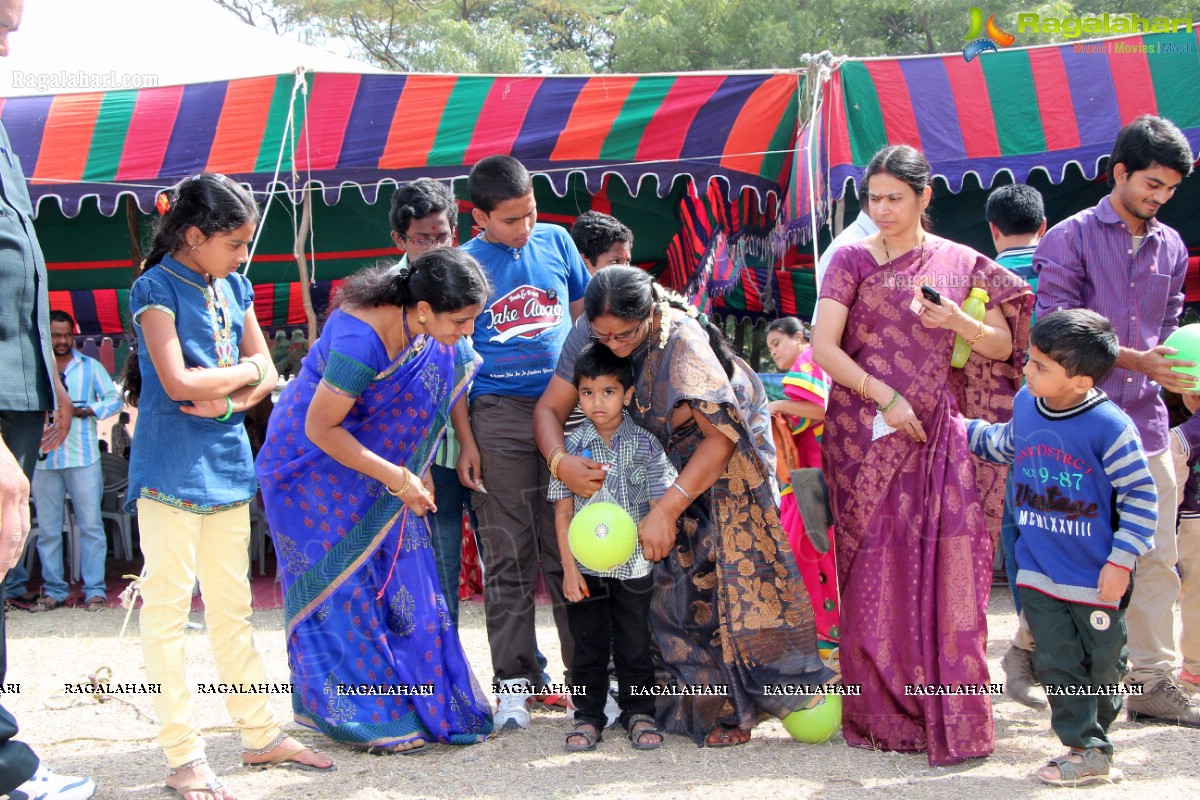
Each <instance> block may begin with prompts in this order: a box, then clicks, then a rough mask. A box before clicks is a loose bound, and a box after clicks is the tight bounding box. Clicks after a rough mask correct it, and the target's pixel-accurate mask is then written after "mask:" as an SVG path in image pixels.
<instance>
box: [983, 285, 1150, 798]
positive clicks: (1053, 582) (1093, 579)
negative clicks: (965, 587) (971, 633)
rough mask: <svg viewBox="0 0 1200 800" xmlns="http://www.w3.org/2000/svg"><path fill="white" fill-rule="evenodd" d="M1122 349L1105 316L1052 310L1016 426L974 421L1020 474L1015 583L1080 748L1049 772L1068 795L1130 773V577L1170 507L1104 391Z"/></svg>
mask: <svg viewBox="0 0 1200 800" xmlns="http://www.w3.org/2000/svg"><path fill="white" fill-rule="evenodd" d="M1119 353H1120V347H1119V345H1118V341H1117V335H1116V332H1115V331H1114V330H1113V327H1112V324H1111V323H1110V322H1109V321H1108V320H1106V319H1105V318H1104V317H1102V316H1100V315H1099V314H1097V313H1096V312H1094V311H1089V310H1087V309H1072V310H1069V311H1057V312H1054V313H1051V314H1048V315H1046V316H1045V317H1043V318H1042V319H1041V320H1039V321H1038V323H1037V324H1036V325H1034V327H1033V329H1032V330H1031V331H1030V347H1029V362H1028V364H1026V366H1025V386H1024V388H1022V389H1021V390H1020V391H1019V392H1018V393H1017V396H1016V398H1015V399H1014V402H1013V418H1012V421H1011V422H1006V423H987V422H984V421H983V420H970V421H968V423H967V434H968V437H969V439H970V443H971V448H972V449H973V450H974V451H975V453H976V455H978V456H980V457H982V458H986V459H989V460H991V461H997V462H1001V463H1012V464H1014V466H1015V481H1016V487H1015V492H1014V510H1015V512H1016V515H1017V525H1018V526H1019V528H1020V536H1019V538H1018V539H1017V548H1016V558H1017V586H1018V587H1019V589H1018V590H1019V592H1020V594H1021V603H1022V606H1023V608H1024V613H1025V617H1026V619H1027V620H1028V622H1029V627H1030V629H1031V630H1032V632H1033V636H1034V639H1035V640H1036V641H1037V649H1036V650H1034V653H1033V663H1034V668H1035V669H1036V671H1037V675H1038V677H1039V678H1040V679H1041V681H1042V685H1043V686H1044V687H1045V688H1046V695H1047V698H1048V699H1049V702H1050V713H1051V716H1050V727H1051V728H1053V730H1054V732H1055V733H1056V734H1057V735H1058V737H1059V740H1060V741H1062V743H1063V744H1065V745H1066V746H1067V747H1068V748H1069V750H1068V752H1067V753H1066V754H1065V755H1062V756H1059V757H1058V758H1055V759H1052V760H1051V761H1050V763H1049V764H1047V765H1046V766H1045V767H1043V768H1041V769H1040V770H1038V772H1037V777H1038V779H1039V780H1041V781H1042V782H1044V783H1049V784H1053V785H1056V786H1083V785H1086V784H1090V783H1096V782H1099V781H1105V782H1108V781H1113V780H1119V779H1120V777H1121V776H1120V771H1119V770H1115V769H1113V768H1112V766H1111V765H1112V754H1113V746H1112V741H1111V740H1110V739H1109V738H1108V728H1109V726H1110V725H1111V724H1112V721H1113V720H1114V719H1115V718H1116V716H1117V713H1118V712H1119V711H1120V709H1121V695H1120V693H1119V687H1120V685H1121V672H1122V670H1123V668H1124V666H1125V655H1126V651H1125V644H1126V628H1125V607H1126V606H1127V605H1128V602H1129V596H1130V594H1131V590H1132V581H1131V573H1132V570H1133V567H1134V565H1135V564H1136V563H1137V559H1138V557H1139V556H1141V555H1142V554H1144V553H1146V552H1147V551H1149V550H1150V548H1151V547H1152V546H1153V537H1154V530H1155V526H1156V525H1157V520H1158V512H1157V494H1156V492H1155V488H1154V480H1153V478H1152V477H1151V476H1150V470H1149V466H1148V465H1147V463H1146V456H1145V453H1144V452H1143V451H1142V444H1141V439H1140V437H1139V436H1138V431H1137V428H1136V427H1135V426H1134V423H1133V421H1132V420H1131V419H1130V418H1129V417H1128V415H1126V414H1125V412H1123V411H1121V409H1119V408H1118V407H1117V406H1116V405H1115V404H1114V403H1112V402H1111V401H1110V400H1109V399H1108V397H1107V396H1106V395H1105V394H1104V392H1102V391H1100V390H1099V389H1097V388H1096V384H1098V383H1099V382H1100V381H1102V380H1103V379H1104V378H1105V376H1107V375H1108V373H1109V372H1110V371H1111V370H1112V369H1113V367H1114V366H1115V365H1116V363H1117V356H1118V355H1119Z"/></svg>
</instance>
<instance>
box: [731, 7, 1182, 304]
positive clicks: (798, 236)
mask: <svg viewBox="0 0 1200 800" xmlns="http://www.w3.org/2000/svg"><path fill="white" fill-rule="evenodd" d="M824 67H828V69H825V68H824ZM808 79H809V80H810V81H812V83H813V86H814V95H815V96H814V101H813V103H814V106H815V113H812V117H811V121H810V122H806V124H805V125H804V126H803V127H802V129H801V130H800V131H799V132H798V134H797V139H796V148H795V153H796V156H795V158H794V160H793V166H792V173H791V176H790V179H789V182H788V186H787V190H786V192H785V196H784V217H785V218H784V219H783V220H781V221H780V224H779V227H778V231H779V234H780V235H779V246H778V248H777V249H778V251H779V252H782V253H784V258H783V259H782V260H783V262H784V263H785V264H787V265H788V266H787V267H785V269H786V271H787V272H788V273H789V274H788V275H782V274H781V275H777V276H776V278H777V280H774V281H773V283H771V284H770V285H772V286H774V287H776V288H777V289H779V290H780V291H779V294H778V295H776V296H775V298H774V303H775V307H777V308H786V307H788V305H789V302H788V299H787V296H788V294H789V293H790V294H791V297H794V298H795V299H796V305H795V307H796V308H797V310H798V311H799V313H800V314H801V315H802V316H805V315H807V314H808V313H810V312H811V308H812V302H814V301H815V287H814V280H813V278H814V275H813V272H812V271H811V270H812V266H811V265H812V258H811V252H810V253H809V254H808V255H807V256H799V255H797V254H796V252H795V250H788V245H794V244H796V243H803V242H807V241H809V240H810V239H811V233H812V231H813V230H814V229H815V228H819V227H820V226H822V225H824V224H825V222H826V219H827V216H828V214H829V212H830V209H831V203H832V202H833V201H839V200H841V199H842V198H843V197H844V195H845V192H846V186H847V182H848V181H853V182H854V183H855V185H856V184H857V181H858V180H859V179H860V178H861V176H862V172H863V169H864V168H865V167H866V165H867V163H868V162H869V161H870V159H871V156H872V155H874V154H875V152H877V151H878V150H879V149H880V148H882V147H885V146H887V145H895V144H909V145H912V146H914V147H916V148H918V149H920V150H921V151H923V152H924V153H925V156H926V157H927V158H928V159H929V162H930V165H931V166H932V168H933V173H934V175H935V176H936V177H939V178H941V179H943V180H944V181H945V183H946V185H947V186H948V187H949V189H950V191H951V192H953V193H959V192H962V191H964V188H969V187H976V190H977V189H978V187H982V188H983V189H985V190H986V189H987V188H988V187H990V186H992V185H993V183H994V182H995V181H996V180H997V178H998V177H1000V176H1001V175H1002V174H1003V173H1006V174H1007V176H1006V178H1005V180H1012V181H1016V182H1028V181H1029V180H1030V176H1031V175H1033V174H1034V173H1035V172H1038V171H1040V172H1042V173H1044V174H1045V176H1046V177H1047V178H1048V180H1049V181H1050V183H1052V184H1059V183H1062V182H1063V181H1064V180H1067V179H1070V177H1069V176H1071V175H1072V174H1074V175H1076V176H1077V177H1076V178H1075V180H1078V175H1079V174H1081V175H1082V180H1083V181H1085V182H1086V181H1092V180H1095V179H1096V178H1097V176H1098V174H1101V173H1100V167H1101V165H1102V162H1103V161H1104V160H1105V159H1106V158H1107V157H1108V155H1109V154H1110V153H1111V151H1112V146H1113V142H1114V140H1115V139H1116V136H1117V133H1118V132H1119V131H1120V129H1121V128H1122V127H1123V126H1124V125H1126V124H1128V123H1129V122H1131V121H1132V120H1133V119H1135V118H1137V117H1138V116H1140V115H1142V114H1157V115H1161V116H1164V117H1167V118H1168V119H1170V120H1171V121H1173V122H1174V123H1175V124H1176V125H1178V126H1179V127H1180V128H1181V129H1182V130H1183V132H1184V135H1185V136H1186V137H1187V138H1188V141H1189V142H1190V143H1191V145H1192V149H1193V150H1194V151H1198V150H1200V28H1197V29H1196V30H1193V31H1179V32H1175V33H1167V34H1146V35H1140V36H1126V37H1120V38H1113V39H1103V40H1096V41H1086V42H1078V41H1076V42H1071V43H1067V44H1061V45H1045V46H1039V47H1028V48H1016V47H1015V48H1008V49H1002V50H1000V51H999V52H989V53H984V54H983V55H981V56H979V57H978V58H976V59H975V60H973V61H971V62H967V61H966V60H965V59H964V58H963V56H962V54H961V53H953V54H948V55H934V56H914V57H906V58H873V59H847V60H842V61H840V62H837V63H834V64H832V65H826V64H822V63H820V62H818V64H816V65H814V68H813V69H812V70H811V71H810V73H809V75H808ZM1076 170H1077V172H1076ZM1101 180H1102V175H1101ZM1176 205H1178V203H1176ZM1074 210H1078V209H1072V211H1074ZM973 213H978V215H979V216H980V218H982V206H980V210H979V211H978V212H973ZM814 215H815V220H814ZM980 224H982V222H980ZM982 238H983V239H984V240H985V241H986V239H987V237H986V235H983V237H982ZM1186 238H1187V232H1186V231H1185V239H1186ZM1189 244H1190V245H1192V246H1193V247H1200V239H1198V240H1196V241H1190V242H1189ZM984 246H985V247H986V245H984ZM768 274H769V271H768V268H767V267H765V266H761V265H760V266H757V267H756V275H746V276H744V281H743V284H744V286H743V287H742V288H743V292H742V296H741V297H739V296H737V295H736V293H731V294H730V296H729V297H727V298H726V300H725V301H726V302H727V303H729V304H730V305H731V306H732V305H737V306H740V307H741V308H742V309H744V310H745V313H748V314H754V313H756V310H757V309H761V308H763V306H764V305H765V304H764V302H763V300H762V299H761V298H760V297H759V296H758V295H759V294H761V288H762V287H763V286H765V285H768V284H767V281H766V278H767V277H768ZM789 277H790V278H792V280H790V281H789V280H788V278H789ZM1194 294H1195V295H1196V297H1197V298H1198V299H1200V290H1196V292H1195V293H1194ZM1189 298H1192V294H1189Z"/></svg>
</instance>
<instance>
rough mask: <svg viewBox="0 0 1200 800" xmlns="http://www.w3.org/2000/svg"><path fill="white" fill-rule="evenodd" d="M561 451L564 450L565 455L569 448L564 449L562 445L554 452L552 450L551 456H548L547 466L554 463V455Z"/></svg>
mask: <svg viewBox="0 0 1200 800" xmlns="http://www.w3.org/2000/svg"><path fill="white" fill-rule="evenodd" d="M559 450H562V451H563V452H564V453H565V452H567V448H565V447H563V446H562V445H561V444H560V445H559V446H558V447H555V448H554V449H553V450H551V451H550V454H549V455H547V456H546V463H547V464H549V463H550V462H551V461H553V460H554V454H555V453H557V452H558V451H559Z"/></svg>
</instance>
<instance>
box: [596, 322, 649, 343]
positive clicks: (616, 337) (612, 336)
mask: <svg viewBox="0 0 1200 800" xmlns="http://www.w3.org/2000/svg"><path fill="white" fill-rule="evenodd" d="M645 324H646V321H645V320H642V321H641V322H639V323H638V324H637V327H635V328H630V329H629V330H627V331H623V332H621V333H593V334H592V335H591V339H592V341H593V342H599V343H600V344H608V343H609V342H631V341H633V340H634V339H636V338H637V336H638V334H639V333H641V331H642V326H643V325H645Z"/></svg>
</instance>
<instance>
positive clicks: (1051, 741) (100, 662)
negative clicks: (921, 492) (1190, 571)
mask: <svg viewBox="0 0 1200 800" xmlns="http://www.w3.org/2000/svg"><path fill="white" fill-rule="evenodd" d="M193 616H194V619H196V620H197V621H200V619H201V617H200V615H193ZM123 617H124V611H122V610H120V609H109V610H107V611H105V612H103V613H94V614H89V613H87V612H85V611H83V610H80V609H61V610H58V611H54V612H51V613H46V614H28V613H25V612H23V611H14V612H10V613H9V618H8V682H9V684H10V686H9V687H7V688H8V689H9V692H8V693H6V694H5V695H4V698H3V702H4V705H5V706H7V707H8V708H9V709H10V710H11V711H13V712H14V713H15V715H16V717H17V719H18V721H19V723H20V725H21V737H20V738H22V739H23V740H25V741H27V742H28V743H30V744H31V745H33V746H34V748H35V749H36V750H37V751H38V753H39V755H40V756H41V757H42V758H43V759H44V760H45V761H46V762H47V763H48V764H49V765H50V766H51V767H53V768H54V769H55V770H57V771H59V772H64V773H68V774H84V775H90V776H92V777H93V778H95V779H96V782H97V783H98V784H99V787H100V789H99V792H98V794H97V797H99V798H133V799H134V800H137V798H159V797H164V796H165V795H164V794H163V793H162V792H163V789H162V787H163V783H162V778H163V776H164V774H165V765H164V761H163V759H162V755H161V752H160V751H159V749H158V747H157V746H156V744H155V741H154V731H155V726H154V724H153V722H152V720H153V717H154V711H153V708H152V705H151V701H150V698H149V697H148V696H135V697H132V698H130V702H131V703H132V705H128V704H123V703H119V702H112V701H110V702H107V703H104V704H100V703H97V702H96V701H94V700H93V699H90V698H86V697H85V698H78V697H66V696H64V695H62V694H61V692H62V690H63V686H64V684H65V683H75V682H80V681H86V680H87V676H88V674H89V673H92V672H95V671H96V670H97V669H98V668H100V667H101V666H108V667H109V668H111V669H112V671H113V678H112V680H113V681H114V682H141V681H144V679H145V678H144V672H143V670H142V656H141V650H140V647H139V644H138V639H137V625H136V615H135V616H134V621H133V623H132V624H131V625H130V630H129V632H128V633H127V634H126V635H125V637H124V638H123V639H122V638H119V633H120V629H121V622H122V619H123ZM1015 620H1016V617H1015V616H1014V614H1013V608H1012V601H1011V598H1010V596H1009V594H1008V591H1007V589H996V590H994V592H993V596H992V603H991V608H990V609H989V614H988V621H989V624H990V627H991V632H990V640H989V647H988V655H989V657H990V659H991V667H992V674H993V680H996V681H999V680H1001V679H1002V675H1003V674H1002V672H1001V671H1000V665H999V660H1000V657H1001V655H1002V654H1003V652H1004V650H1005V649H1006V647H1007V640H1006V638H1005V637H1006V634H1007V633H1008V632H1010V631H1011V629H1012V628H1013V626H1014V624H1015ZM255 626H256V629H257V634H256V641H257V644H258V647H259V648H260V650H261V651H262V652H263V654H264V656H265V658H266V661H267V667H268V673H269V675H268V679H269V680H271V681H280V682H285V681H287V680H288V672H287V659H286V655H285V652H284V641H283V635H282V633H281V627H282V613H281V612H280V611H268V612H258V613H256V614H255ZM461 628H462V636H463V641H464V645H465V647H466V650H467V655H468V657H469V658H470V660H471V663H472V665H473V666H474V668H475V672H476V675H477V676H478V677H479V678H480V679H481V680H482V681H483V682H485V683H487V682H489V681H490V678H491V672H490V668H489V657H488V648H487V638H486V634H485V631H484V622H483V608H482V606H481V605H480V604H478V603H466V604H464V606H463V611H462V625H461ZM538 638H539V642H540V643H541V646H542V650H543V651H544V652H546V653H547V654H548V655H551V658H552V659H554V654H556V651H557V637H556V636H555V633H554V628H553V623H552V621H551V619H550V614H549V609H547V608H539V628H538ZM554 660H557V659H554ZM556 666H557V667H558V669H557V671H555V669H554V667H556ZM188 669H189V680H190V681H191V682H193V683H197V682H209V681H212V682H215V681H216V680H217V677H216V673H215V670H214V668H213V666H212V659H211V657H210V654H209V650H208V643H207V639H206V637H205V636H204V634H203V633H202V632H200V631H196V632H195V633H193V634H192V635H190V636H189V643H188ZM552 674H555V675H561V667H560V666H558V665H556V664H554V663H553V662H552ZM12 684H17V685H18V686H17V689H18V691H15V692H13V691H11V690H12V689H13V687H12ZM272 705H273V707H274V709H275V710H276V713H277V714H278V715H279V717H280V718H281V719H285V720H288V722H287V724H286V727H287V728H288V729H289V730H290V731H291V732H293V733H295V734H296V735H298V736H299V737H300V738H302V739H303V740H304V741H308V742H313V743H316V744H317V745H318V746H320V747H322V748H323V749H325V750H326V751H327V752H329V753H331V754H332V755H333V757H334V758H336V759H337V761H338V764H339V765H340V770H339V771H338V772H337V773H335V774H333V775H321V774H312V773H302V772H291V771H282V770H275V771H272V772H265V773H264V772H253V773H251V772H247V771H245V770H243V769H242V768H241V767H240V766H239V765H240V759H239V742H238V738H237V734H236V732H235V731H234V729H233V727H232V725H231V724H230V722H229V718H228V717H227V715H226V714H225V711H224V708H223V707H222V704H221V700H220V698H219V697H215V696H200V697H198V698H197V706H196V718H197V720H198V721H199V722H200V723H201V724H202V725H203V726H204V728H205V732H206V735H207V739H208V757H209V760H210V761H211V762H212V764H213V766H214V768H215V769H216V770H217V772H218V773H219V774H220V775H221V776H222V777H223V778H224V779H225V781H226V783H227V785H229V786H230V787H231V788H232V789H233V790H234V791H235V792H236V793H237V795H238V797H239V798H240V800H252V799H253V798H263V799H264V800H265V799H266V798H278V799H279V800H285V799H286V798H296V800H299V799H300V798H304V800H323V799H324V798H331V799H332V798H338V799H339V800H342V799H344V798H353V799H354V800H368V799H371V798H435V797H436V798H576V797H578V798H598V797H654V798H660V799H661V800H668V799H669V798H710V797H720V798H722V800H738V799H739V798H744V799H747V800H748V799H749V798H754V799H755V800H761V799H762V798H767V797H777V798H829V799H830V800H857V798H872V797H878V798H884V797H886V798H889V799H890V798H905V799H907V798H912V799H913V800H935V798H955V800H974V799H975V798H988V799H989V800H991V799H992V798H997V799H1000V798H1050V797H1065V796H1072V795H1071V794H1070V793H1071V792H1073V791H1075V792H1087V793H1088V794H1087V796H1088V797H1090V798H1110V797H1111V798H1133V797H1137V798H1147V797H1152V798H1154V800H1171V798H1195V797H1196V796H1197V786H1198V785H1200V782H1198V776H1200V730H1190V729H1186V728H1174V727H1160V726H1144V725H1131V724H1129V723H1127V722H1125V721H1124V719H1123V718H1122V719H1121V720H1120V721H1118V722H1117V723H1116V725H1114V728H1113V739H1114V742H1115V744H1116V747H1117V759H1118V760H1117V763H1118V765H1119V766H1120V767H1121V768H1122V769H1123V770H1124V772H1125V776H1126V780H1125V782H1124V783H1122V784H1118V785H1115V786H1106V787H1092V788H1088V789H1079V790H1068V789H1055V788H1053V787H1043V786H1041V785H1040V784H1037V783H1036V782H1035V781H1034V780H1033V779H1031V778H1030V777H1029V774H1030V772H1031V771H1032V770H1033V769H1034V768H1035V767H1037V766H1039V765H1041V764H1042V763H1043V762H1044V761H1046V760H1047V759H1048V758H1050V757H1051V756H1055V755H1058V754H1059V753H1060V751H1061V750H1062V747H1061V746H1060V745H1059V743H1058V741H1057V739H1055V738H1054V737H1053V735H1052V734H1051V732H1050V729H1049V725H1048V722H1049V719H1048V714H1046V713H1043V712H1038V711H1033V710H1030V709H1027V708H1025V707H1023V706H1020V705H1018V704H1016V703H1013V702H1010V701H1008V700H1005V699H1003V698H1000V699H998V701H997V702H996V704H995V714H996V752H995V754H994V755H993V756H992V757H991V758H988V759H985V760H980V761H978V762H977V763H972V764H969V765H964V766H959V767H949V768H947V767H941V768H932V767H930V766H929V765H928V763H927V762H926V760H925V758H924V757H923V756H912V755H900V754H894V753H877V752H869V751H863V750H854V749H851V748H848V747H847V746H846V745H845V743H844V742H843V741H842V739H841V736H840V735H838V736H835V737H834V738H833V739H832V740H830V741H828V742H826V743H824V744H820V745H805V744H798V743H796V742H794V741H792V740H791V738H790V737H789V736H788V735H787V734H786V733H785V731H784V730H783V727H782V725H781V724H780V723H779V722H778V721H774V720H772V721H770V722H767V723H764V724H762V725H760V726H759V727H758V728H756V729H755V731H754V738H753V739H752V740H751V742H750V743H749V744H748V745H745V746H741V747H735V748H731V749H727V750H706V749H699V748H697V747H695V746H694V745H693V744H692V743H691V742H690V741H688V740H687V739H685V738H683V737H678V736H670V737H668V738H667V742H666V745H665V746H664V747H663V748H661V749H660V750H657V751H654V752H649V753H639V752H635V751H634V750H632V749H631V748H630V747H629V744H628V742H626V741H625V740H624V739H623V738H622V737H621V736H620V734H619V729H618V730H617V731H610V732H608V733H606V735H605V738H604V741H603V742H602V743H601V745H600V747H599V750H598V751H597V752H594V753H584V754H567V753H565V752H564V751H563V749H562V741H563V734H564V731H565V729H566V722H565V721H564V718H563V715H561V714H552V713H548V712H539V713H537V714H535V715H534V722H533V726H532V728H531V729H530V730H528V731H523V732H517V733H505V734H502V735H499V736H497V737H495V738H494V739H493V740H491V741H489V742H487V743H485V744H481V745H475V746H472V747H443V746H439V747H433V748H430V752H428V753H426V754H424V755H420V756H412V757H402V756H395V755H393V756H376V755H369V754H365V753H361V752H356V751H353V750H351V749H349V748H347V747H343V746H341V745H337V744H334V743H332V742H329V741H327V740H324V739H323V737H322V736H320V735H319V734H316V733H313V732H311V731H308V730H307V729H303V728H301V727H300V726H298V725H296V724H295V723H293V722H291V721H290V720H291V717H290V705H289V702H288V699H287V698H286V697H285V696H275V697H273V698H272Z"/></svg>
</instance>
